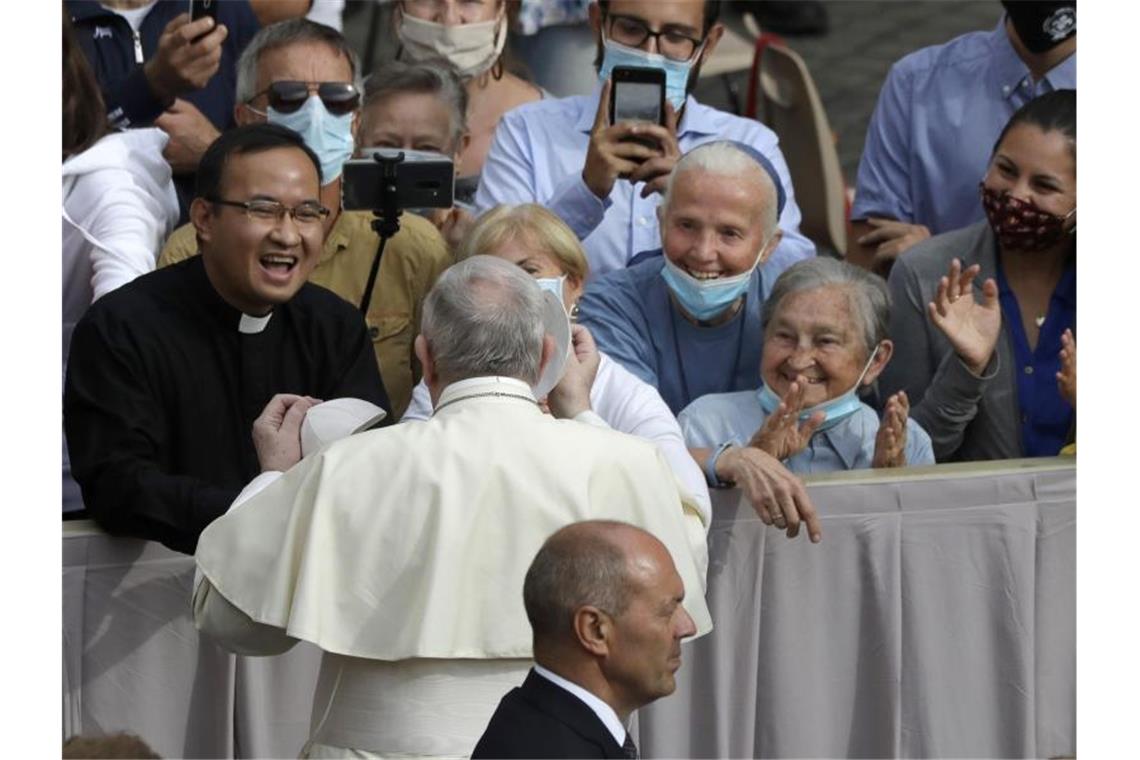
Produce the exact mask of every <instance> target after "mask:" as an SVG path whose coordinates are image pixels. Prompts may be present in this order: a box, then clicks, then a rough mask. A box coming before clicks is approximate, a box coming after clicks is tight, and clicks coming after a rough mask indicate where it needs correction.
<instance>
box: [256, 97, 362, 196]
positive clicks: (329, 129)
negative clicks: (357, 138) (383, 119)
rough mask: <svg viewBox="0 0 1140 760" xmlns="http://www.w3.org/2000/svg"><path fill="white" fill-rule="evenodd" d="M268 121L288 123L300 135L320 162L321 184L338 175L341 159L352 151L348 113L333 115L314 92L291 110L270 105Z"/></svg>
mask: <svg viewBox="0 0 1140 760" xmlns="http://www.w3.org/2000/svg"><path fill="white" fill-rule="evenodd" d="M266 118H267V119H268V120H269V123H270V124H280V125H281V126H283V127H288V128H289V129H291V130H293V131H294V132H296V133H297V134H299V135H300V136H301V139H303V140H304V141H305V145H308V146H309V149H310V150H312V151H313V152H314V153H316V154H317V158H318V159H319V160H320V162H321V184H323V185H327V184H329V183H330V182H332V181H333V180H334V179H336V178H337V177H339V176H340V173H341V172H342V171H343V170H344V162H345V161H347V160H348V159H349V157H350V156H351V155H352V148H353V144H352V114H351V113H346V114H344V115H343V116H333V115H332V114H330V113H329V112H328V111H327V110H326V109H325V105H324V103H322V102H321V99H320V98H319V97H317V96H316V95H311V96H309V99H308V100H306V101H305V105H303V106H301V107H300V108H298V109H297V110H296V111H294V112H293V113H281V112H280V111H276V110H274V109H273V107H272V106H271V107H270V108H269V109H268V110H267V111H266Z"/></svg>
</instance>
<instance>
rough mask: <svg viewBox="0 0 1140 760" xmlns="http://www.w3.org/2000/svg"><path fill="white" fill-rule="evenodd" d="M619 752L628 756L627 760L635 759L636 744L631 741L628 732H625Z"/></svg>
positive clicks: (636, 756) (636, 755)
mask: <svg viewBox="0 0 1140 760" xmlns="http://www.w3.org/2000/svg"><path fill="white" fill-rule="evenodd" d="M621 753H622V754H623V755H625V756H626V757H628V758H629V760H637V758H638V757H639V756H638V754H637V745H636V744H634V743H633V737H632V736H630V735H629V732H628V731H626V732H625V741H624V742H623V743H622V745H621Z"/></svg>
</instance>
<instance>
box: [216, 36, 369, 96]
mask: <svg viewBox="0 0 1140 760" xmlns="http://www.w3.org/2000/svg"><path fill="white" fill-rule="evenodd" d="M309 42H319V43H321V44H323V45H327V46H328V47H330V48H331V49H333V50H335V51H336V52H338V53H342V54H343V55H344V56H345V57H347V58H348V64H349V66H351V67H352V83H353V84H355V85H356V89H357V91H358V92H361V91H363V87H364V83H363V81H362V79H361V72H360V59H359V58H358V57H357V55H356V51H355V50H353V49H352V46H351V45H349V44H348V40H346V39H345V38H344V35H343V34H341V33H340V32H338V31H337V30H336V29H333V28H332V27H331V26H325V25H324V24H318V23H316V22H315V21H309V20H308V19H306V18H291V19H288V20H286V21H278V22H277V23H276V24H270V25H269V26H266V27H262V28H261V29H260V30H259V31H258V32H257V34H255V35H253V39H251V40H250V41H249V43H248V44H247V45H246V46H245V50H243V51H242V53H241V57H239V58H238V62H237V88H236V90H237V92H236V94H235V100H236V102H238V103H247V102H249V101H250V100H251V99H252V98H253V97H254V96H255V95H257V89H256V88H257V62H258V61H259V60H260V59H261V54H262V53H264V52H266V51H268V50H275V49H277V48H282V47H287V46H289V45H297V44H301V43H309Z"/></svg>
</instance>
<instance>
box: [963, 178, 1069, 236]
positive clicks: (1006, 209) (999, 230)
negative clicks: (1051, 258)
mask: <svg viewBox="0 0 1140 760" xmlns="http://www.w3.org/2000/svg"><path fill="white" fill-rule="evenodd" d="M979 188H980V189H981V191H982V207H983V208H985V210H986V218H987V219H988V220H989V222H990V227H992V228H993V231H994V234H995V235H997V237H998V240H999V241H1000V242H1001V247H1002V248H1008V249H1010V250H1014V251H1044V250H1045V249H1047V248H1052V247H1053V246H1054V245H1056V244H1057V241H1058V240H1060V239H1061V236H1062V235H1064V234H1065V232H1066V230H1065V222H1066V221H1068V219H1069V217H1070V216H1072V215H1073V214H1075V213H1077V209H1076V208H1075V207H1074V208H1073V210H1072V211H1070V212H1069V213H1068V214H1066V215H1065V216H1057V215H1056V214H1050V213H1049V212H1048V211H1042V210H1041V209H1039V208H1038V207H1037V204H1036V203H1034V202H1033V201H1031V200H1029V201H1023V200H1021V199H1020V198H1014V197H1013V196H1012V195H1010V194H1009V191H1008V190H1002V191H998V190H991V189H989V188H988V187H986V186H985V184H984V183H981V184H979ZM1075 230H1076V227H1074V228H1073V229H1072V230H1069V232H1070V233H1072V232H1073V231H1075Z"/></svg>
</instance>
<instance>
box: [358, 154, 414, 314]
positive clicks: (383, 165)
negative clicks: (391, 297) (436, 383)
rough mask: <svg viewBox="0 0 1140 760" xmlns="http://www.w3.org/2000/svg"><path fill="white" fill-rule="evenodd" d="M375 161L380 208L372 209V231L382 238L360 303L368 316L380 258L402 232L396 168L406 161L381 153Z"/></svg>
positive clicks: (402, 156)
mask: <svg viewBox="0 0 1140 760" xmlns="http://www.w3.org/2000/svg"><path fill="white" fill-rule="evenodd" d="M372 158H373V160H375V161H376V162H377V163H378V164H380V208H378V209H372V215H373V216H374V217H376V218H375V219H373V220H372V229H374V230H376V234H378V235H379V236H380V245H379V247H377V249H376V256H375V257H374V258H373V259H372V269H371V270H370V271H369V272H368V284H367V285H365V286H364V298H362V299H361V301H360V313H361V314H364V315H367V314H368V304H369V303H370V302H371V301H372V288H373V287H374V286H375V285H376V274H377V273H378V272H379V271H380V256H381V255H383V253H384V244H385V243H387V242H388V239H389V238H391V237H394V236H395V235H396V233H397V232H399V231H400V198H399V196H398V195H397V194H396V173H397V170H396V167H397V166H399V164H400V163H401V162H402V161H403V160H404V152H403V151H400V152H399V153H397V154H396V155H395V156H391V157H389V156H384V155H381V154H380V153H373V154H372Z"/></svg>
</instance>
